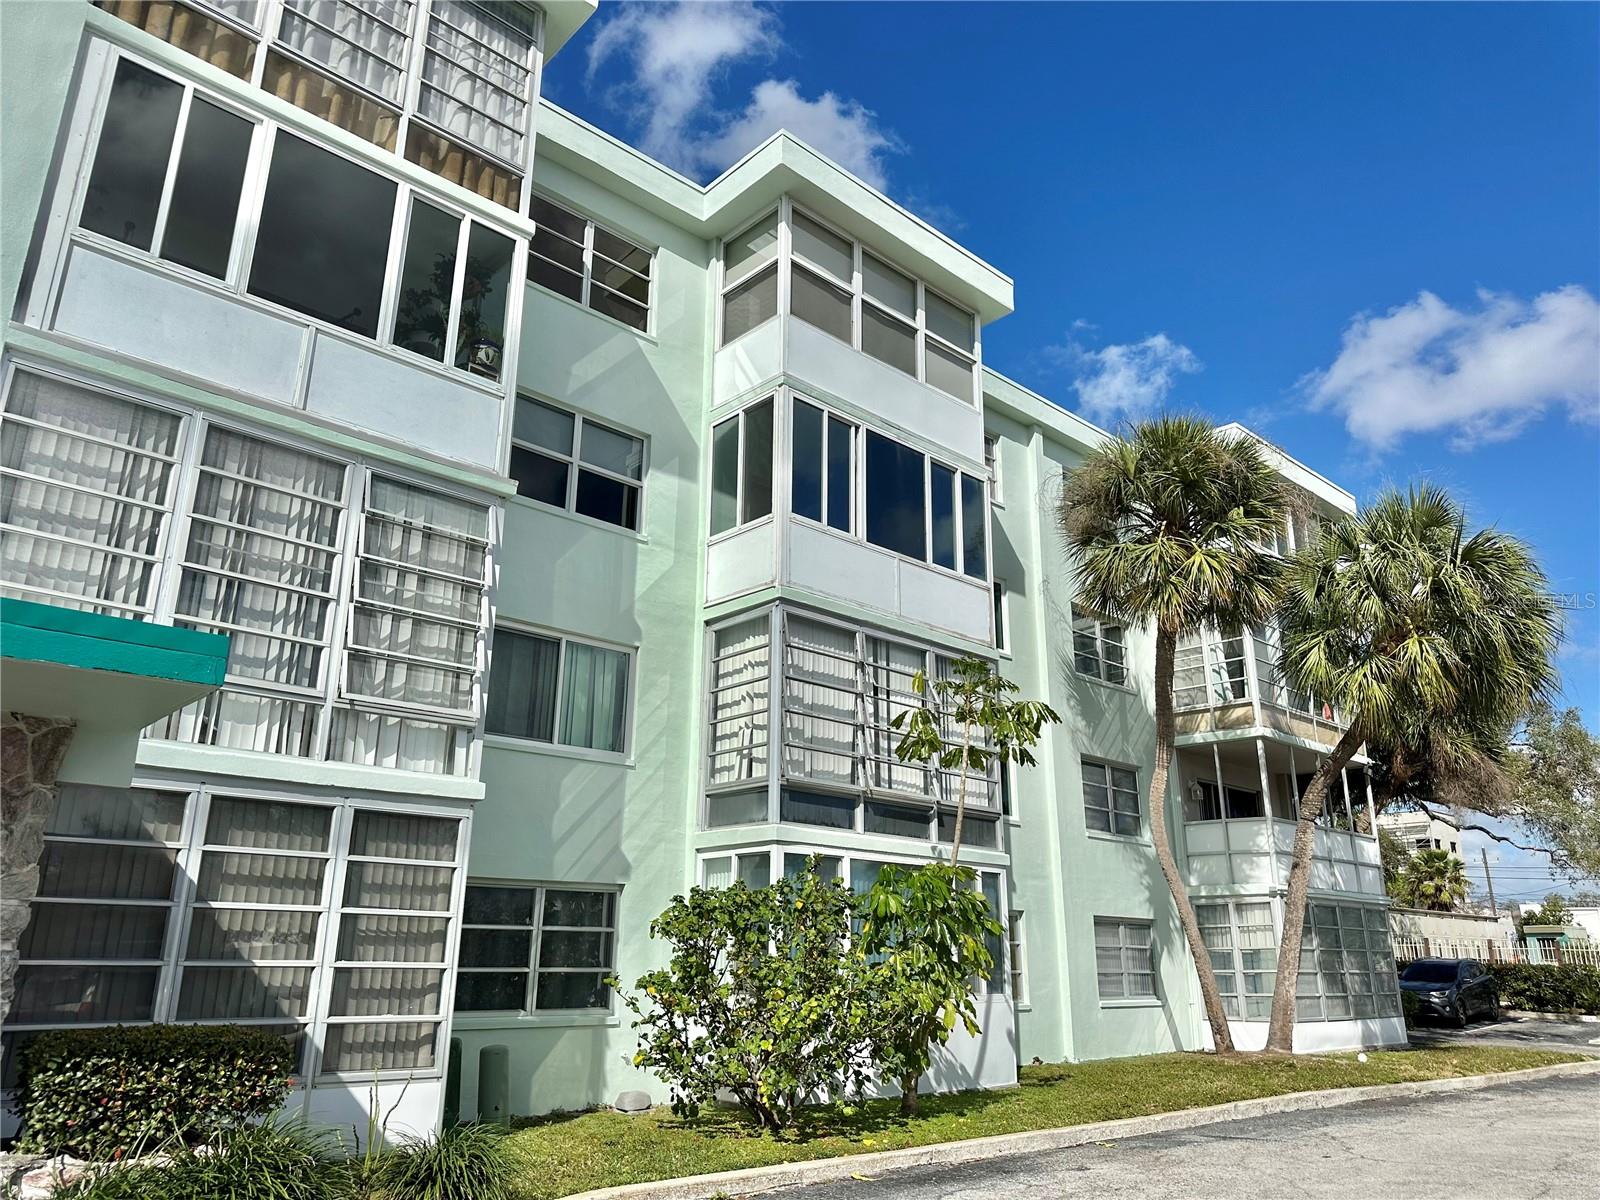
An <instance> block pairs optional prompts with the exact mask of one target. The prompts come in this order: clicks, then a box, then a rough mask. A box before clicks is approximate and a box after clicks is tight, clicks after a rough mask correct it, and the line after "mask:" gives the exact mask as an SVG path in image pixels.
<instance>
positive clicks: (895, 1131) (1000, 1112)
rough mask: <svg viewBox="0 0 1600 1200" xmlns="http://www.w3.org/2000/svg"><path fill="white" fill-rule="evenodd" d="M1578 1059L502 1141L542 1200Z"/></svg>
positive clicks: (1322, 1072)
mask: <svg viewBox="0 0 1600 1200" xmlns="http://www.w3.org/2000/svg"><path fill="white" fill-rule="evenodd" d="M1583 1057H1584V1056H1582V1055H1578V1054H1561V1053H1556V1052H1552V1051H1544V1050H1521V1049H1506V1048H1499V1047H1493V1046H1472V1047H1461V1048H1459V1049H1457V1048H1451V1049H1436V1050H1396V1051H1380V1052H1374V1053H1370V1054H1368V1056H1367V1061H1366V1062H1364V1063H1362V1062H1357V1061H1356V1058H1355V1055H1354V1054H1328V1055H1316V1056H1305V1057H1300V1058H1276V1057H1274V1058H1253V1057H1249V1056H1246V1057H1241V1058H1237V1059H1232V1060H1221V1059H1217V1058H1214V1057H1212V1056H1211V1055H1209V1054H1158V1055H1151V1056H1149V1057H1145V1058H1116V1059H1105V1060H1102V1061H1099V1062H1087V1063H1068V1064H1062V1065H1057V1066H1043V1067H1023V1068H1022V1072H1021V1086H1020V1087H1017V1088H1007V1089H1005V1090H1003V1091H994V1092H964V1093H961V1094H959V1095H949V1096H925V1097H924V1098H923V1100H922V1111H921V1113H920V1114H919V1115H918V1116H916V1117H914V1118H911V1119H909V1120H907V1119H905V1118H903V1117H901V1116H900V1114H899V1102H898V1101H895V1100H887V1101H872V1102H870V1103H868V1104H865V1105H861V1106H859V1107H856V1108H853V1109H844V1108H833V1107H830V1108H819V1109H816V1110H814V1111H813V1112H811V1113H809V1114H807V1116H808V1119H807V1120H806V1121H805V1123H804V1124H803V1125H802V1126H801V1127H799V1128H797V1129H795V1130H794V1131H793V1132H792V1133H790V1134H787V1135H785V1136H784V1137H783V1138H776V1137H773V1136H771V1135H768V1134H762V1133H760V1132H758V1131H757V1130H756V1129H755V1128H754V1127H753V1126H752V1125H750V1124H749V1123H748V1122H747V1121H746V1120H745V1118H744V1116H743V1114H742V1113H739V1112H736V1111H729V1110H720V1109H719V1110H717V1111H715V1112H710V1113H707V1114H704V1115H702V1116H701V1117H700V1118H698V1119H696V1120H693V1121H683V1120H679V1119H678V1118H676V1117H674V1116H673V1115H672V1114H671V1113H670V1112H668V1111H667V1110H665V1109H656V1110H655V1111H653V1112H650V1113H645V1114H641V1115H639V1116H632V1117H625V1116H622V1115H621V1114H618V1113H614V1112H589V1113H581V1114H570V1115H562V1116H556V1117H549V1118H542V1119H537V1120H533V1121H527V1122H523V1123H522V1127H521V1128H520V1129H518V1130H517V1131H516V1132H515V1133H513V1134H512V1135H511V1138H510V1142H509V1144H510V1148H511V1150H512V1152H513V1153H514V1154H515V1156H516V1157H517V1159H518V1162H519V1164H520V1166H521V1170H522V1184H521V1189H522V1190H521V1195H522V1196H523V1197H524V1198H525V1200H554V1198H555V1197H559V1196H568V1195H571V1194H572V1193H574V1192H582V1191H587V1190H588V1189H590V1188H597V1187H610V1186H613V1185H616V1184H622V1183H643V1182H647V1181H649V1180H653V1179H670V1178H672V1177H674V1176H678V1175H701V1174H705V1173H707V1172H711V1171H728V1170H734V1169H736V1168H739V1167H763V1166H770V1165H772V1164H773V1163H784V1162H797V1161H801V1160H804V1159H812V1158H831V1157H834V1156H836V1155H843V1154H864V1153H870V1152H873V1151H877V1150H896V1149H900V1148H901V1147H905V1146H924V1145H928V1144H930V1143H933V1142H951V1141H957V1140H959V1139H962V1138H973V1137H985V1136H988V1135H990V1134H996V1133H1018V1132H1021V1131H1023V1130H1029V1129H1052V1128H1057V1127H1059V1126H1063V1125H1081V1124H1085V1123H1087V1122H1091V1121H1109V1120H1115V1119H1116V1118H1119V1117H1137V1116H1144V1115H1147V1114H1149V1113H1160V1112H1173V1111H1176V1110H1178V1109H1185V1108H1200V1107H1204V1106H1206V1105H1210V1104H1223V1103H1226V1102H1227V1101H1230V1100H1248V1099H1251V1098H1252V1097H1256V1096H1276V1095H1280V1094H1282V1093H1284V1092H1307V1091H1316V1090H1319V1089H1322V1088H1341V1087H1365V1086H1367V1085H1369V1084H1378V1083H1408V1082H1412V1081H1415V1080H1423V1079H1446V1078H1450V1077H1452V1076H1459V1075H1485V1074H1492V1073H1494V1072H1497V1071H1515V1070H1520V1069H1522V1068H1524V1067H1542V1066H1547V1065H1549V1064H1551V1063H1559V1062H1577V1061H1580V1060H1581V1059H1582V1058H1583Z"/></svg>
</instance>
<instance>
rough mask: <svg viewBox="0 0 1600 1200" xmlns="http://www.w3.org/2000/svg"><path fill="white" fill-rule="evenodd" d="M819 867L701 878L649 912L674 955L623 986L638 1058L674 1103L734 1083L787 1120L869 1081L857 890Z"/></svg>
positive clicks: (691, 1104) (737, 1091)
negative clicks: (717, 880)
mask: <svg viewBox="0 0 1600 1200" xmlns="http://www.w3.org/2000/svg"><path fill="white" fill-rule="evenodd" d="M816 865H817V860H816V859H813V860H812V864H811V866H812V869H809V870H806V871H804V872H802V873H801V874H800V876H799V877H798V878H795V879H780V880H778V881H777V882H775V883H773V884H772V885H771V886H770V887H766V888H761V889H757V890H751V889H750V888H747V887H745V886H744V885H743V884H735V885H734V886H733V887H730V888H723V889H709V888H695V889H693V890H692V891H691V892H690V893H689V895H688V897H687V898H685V897H683V896H675V897H674V898H673V900H672V903H671V904H670V905H669V906H668V907H667V910H666V911H665V912H663V913H662V914H661V915H660V916H659V917H657V918H656V919H655V920H654V921H653V922H651V925H650V935H651V936H652V937H655V938H659V939H661V940H662V941H664V942H667V943H669V944H670V945H671V946H672V958H671V961H670V962H669V964H668V965H667V966H666V967H664V968H662V969H661V970H658V971H651V972H649V973H648V974H646V975H643V976H641V977H640V978H639V980H638V982H637V984H636V985H635V988H636V990H635V992H633V993H627V992H621V991H620V989H619V994H620V995H621V996H622V1000H623V1003H625V1004H626V1005H627V1006H628V1008H629V1009H630V1010H631V1011H632V1012H633V1013H634V1015H635V1017H636V1020H635V1021H634V1028H635V1029H637V1030H639V1031H640V1045H639V1050H638V1052H637V1053H636V1054H635V1055H634V1063H635V1065H637V1066H641V1067H648V1068H649V1069H650V1070H651V1071H653V1072H654V1073H655V1074H656V1075H658V1076H659V1077H660V1078H661V1079H663V1080H664V1081H665V1082H666V1083H667V1084H668V1085H669V1086H670V1087H671V1089H672V1106H673V1110H674V1111H675V1112H678V1113H680V1114H682V1115H684V1116H693V1115H695V1114H696V1113H698V1112H699V1111H700V1109H701V1107H702V1106H704V1105H707V1104H710V1103H712V1102H713V1101H714V1100H715V1098H716V1095H717V1093H718V1092H719V1091H721V1090H724V1089H725V1090H727V1091H728V1092H731V1093H732V1094H733V1096H734V1097H735V1098H736V1099H737V1100H738V1102H739V1104H740V1105H741V1106H742V1107H744V1109H745V1110H746V1111H748V1112H749V1113H750V1114H751V1115H752V1116H753V1117H754V1118H755V1119H756V1120H757V1121H758V1122H759V1123H760V1124H761V1125H762V1126H763V1127H764V1128H767V1129H772V1130H777V1129H782V1128H783V1127H784V1126H785V1125H786V1124H788V1123H789V1122H790V1121H791V1120H792V1119H793V1116H794V1113H795V1111H796V1110H797V1109H798V1108H799V1107H800V1106H801V1105H802V1104H804V1103H806V1102H807V1101H808V1100H809V1099H813V1098H815V1097H816V1096H817V1095H819V1094H822V1093H824V1092H826V1093H830V1094H832V1095H836V1096H838V1095H849V1094H853V1093H855V1092H857V1091H859V1090H860V1088H861V1087H862V1086H863V1085H864V1083H865V1081H866V1078H867V1075H868V1073H869V1071H870V1066H871V1064H870V1062H869V1060H868V1058H867V1045H868V1037H867V1032H866V1030H867V1022H868V1020H869V1018H870V1017H871V1015H872V1014H871V1001H872V996H871V992H870V989H869V987H868V986H867V979H866V976H867V973H868V970H869V965H868V963H867V961H866V957H865V955H864V954H863V953H862V951H861V949H860V948H859V947H858V946H853V945H852V944H851V939H850V925H851V919H852V917H853V916H854V915H855V898H854V897H853V896H852V895H851V893H850V891H849V889H847V888H846V887H845V886H844V885H843V884H842V883H840V882H839V881H838V880H835V879H823V878H822V877H821V874H820V872H819V871H818V870H817V869H816Z"/></svg>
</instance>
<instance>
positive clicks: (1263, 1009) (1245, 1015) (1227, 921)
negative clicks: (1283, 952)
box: [1194, 900, 1278, 1021]
mask: <svg viewBox="0 0 1600 1200" xmlns="http://www.w3.org/2000/svg"><path fill="white" fill-rule="evenodd" d="M1194 914H1195V919H1196V920H1197V921H1198V922H1199V924H1200V936H1201V937H1202V938H1203V939H1204V940H1205V944H1206V950H1207V952H1208V953H1209V954H1210V957H1211V968H1212V970H1213V971H1215V972H1216V976H1217V990H1218V991H1220V992H1221V993H1222V1005H1223V1008H1224V1009H1225V1010H1226V1012H1227V1014H1228V1015H1229V1016H1230V1017H1233V1018H1234V1019H1235V1020H1246V1021H1265V1020H1267V1019H1268V1018H1269V1017H1270V1016H1271V1015H1272V988H1273V981H1274V979H1275V978H1276V976H1277V964H1278V936H1277V931H1276V927H1275V926H1274V924H1273V920H1272V905H1271V904H1270V903H1268V902H1267V901H1265V900H1262V901H1244V900H1240V901H1234V902H1232V903H1217V904H1196V905H1195V906H1194Z"/></svg>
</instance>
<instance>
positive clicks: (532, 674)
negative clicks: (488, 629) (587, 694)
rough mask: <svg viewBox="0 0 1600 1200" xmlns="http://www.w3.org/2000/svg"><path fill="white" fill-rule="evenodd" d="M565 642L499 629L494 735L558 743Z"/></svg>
mask: <svg viewBox="0 0 1600 1200" xmlns="http://www.w3.org/2000/svg"><path fill="white" fill-rule="evenodd" d="M560 660H561V643H560V642H558V641H557V640H556V639H555V638H547V637H537V636H535V635H533V634H527V633H513V632H511V631H509V630H505V629H502V630H498V631H497V632H496V633H495V639H494V654H493V660H492V662H491V665H490V670H489V709H488V713H487V716H486V718H485V721H484V728H485V729H486V730H487V731H488V732H489V733H503V734H507V735H509V736H511V737H521V738H531V739H532V740H534V741H539V742H553V741H555V736H556V734H555V729H556V671H557V668H558V666H559V664H560Z"/></svg>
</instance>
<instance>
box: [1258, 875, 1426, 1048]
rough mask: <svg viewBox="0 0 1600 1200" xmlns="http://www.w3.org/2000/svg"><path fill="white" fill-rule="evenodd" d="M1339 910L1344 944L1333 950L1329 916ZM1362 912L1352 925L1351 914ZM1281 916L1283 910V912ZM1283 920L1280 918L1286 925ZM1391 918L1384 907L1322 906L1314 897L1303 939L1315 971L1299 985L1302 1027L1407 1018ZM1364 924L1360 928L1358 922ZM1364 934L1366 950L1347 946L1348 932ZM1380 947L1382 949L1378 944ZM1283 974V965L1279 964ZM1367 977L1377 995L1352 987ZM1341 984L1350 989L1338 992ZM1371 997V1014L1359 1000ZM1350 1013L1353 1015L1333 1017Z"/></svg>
mask: <svg viewBox="0 0 1600 1200" xmlns="http://www.w3.org/2000/svg"><path fill="white" fill-rule="evenodd" d="M1327 910H1333V911H1334V913H1335V918H1336V920H1337V922H1338V932H1339V944H1338V945H1336V946H1333V945H1327V944H1325V942H1324V937H1325V936H1326V931H1327V930H1328V929H1329V928H1330V926H1329V924H1328V922H1326V921H1324V920H1322V919H1321V918H1322V916H1323V914H1324V912H1326V911H1327ZM1352 911H1354V912H1356V913H1357V914H1359V915H1358V917H1357V918H1356V920H1355V921H1351V920H1348V919H1347V914H1348V913H1349V912H1352ZM1280 914H1281V910H1280ZM1281 919H1282V917H1281V915H1280V916H1279V920H1280V921H1281ZM1388 920H1389V919H1388V915H1387V913H1386V912H1385V911H1384V908H1383V907H1382V906H1381V905H1376V904H1352V903H1348V902H1346V901H1333V900H1321V899H1318V898H1317V897H1312V898H1311V899H1310V901H1308V902H1307V904H1306V920H1305V929H1304V932H1303V933H1302V935H1301V936H1302V940H1301V953H1302V964H1303V962H1304V958H1303V956H1304V955H1305V954H1306V953H1308V952H1309V953H1310V954H1311V956H1312V962H1313V964H1314V965H1313V967H1312V969H1311V970H1310V971H1306V970H1300V971H1299V972H1298V974H1297V976H1296V980H1295V1009H1296V1020H1299V1021H1368V1020H1379V1019H1384V1018H1391V1019H1392V1018H1398V1017H1399V1016H1400V1015H1401V1006H1400V993H1399V990H1398V984H1397V983H1396V981H1395V957H1394V948H1393V945H1392V943H1391V938H1390V933H1389V924H1388ZM1357 921H1359V923H1360V924H1359V926H1358V925H1357V924H1356V922H1357ZM1357 928H1359V929H1360V932H1361V942H1362V944H1361V945H1360V946H1347V945H1345V944H1344V943H1345V941H1346V940H1347V939H1346V938H1345V936H1344V934H1345V931H1346V930H1354V929H1357ZM1375 940H1376V941H1377V942H1378V945H1377V947H1376V948H1374V946H1373V942H1374V941H1375ZM1330 959H1336V960H1337V962H1338V967H1337V969H1334V968H1332V967H1330V966H1329V965H1328V964H1329V962H1330ZM1279 966H1280V968H1281V966H1282V964H1279ZM1352 974H1355V975H1365V976H1367V979H1368V982H1369V984H1370V985H1371V990H1370V991H1368V992H1366V993H1363V992H1360V991H1356V990H1352V989H1351V988H1350V986H1349V976H1350V975H1352ZM1335 979H1337V980H1338V981H1339V985H1340V986H1342V987H1343V988H1344V990H1343V991H1338V990H1336V989H1335V987H1334V986H1333V981H1334V980H1335ZM1311 984H1314V985H1315V991H1311V990H1308V987H1309V985H1311ZM1362 995H1366V996H1369V997H1370V998H1371V1001H1372V1005H1371V1011H1370V1012H1367V1013H1362V1012H1359V1011H1358V1009H1359V1008H1360V1007H1361V1005H1359V1004H1358V1003H1357V999H1356V998H1357V997H1359V996H1362ZM1338 1007H1344V1008H1346V1009H1347V1010H1348V1011H1346V1012H1342V1013H1341V1012H1337V1011H1333V1010H1335V1009H1337V1008H1338Z"/></svg>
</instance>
